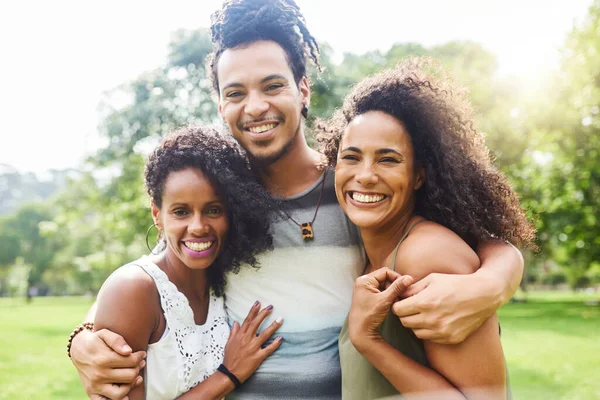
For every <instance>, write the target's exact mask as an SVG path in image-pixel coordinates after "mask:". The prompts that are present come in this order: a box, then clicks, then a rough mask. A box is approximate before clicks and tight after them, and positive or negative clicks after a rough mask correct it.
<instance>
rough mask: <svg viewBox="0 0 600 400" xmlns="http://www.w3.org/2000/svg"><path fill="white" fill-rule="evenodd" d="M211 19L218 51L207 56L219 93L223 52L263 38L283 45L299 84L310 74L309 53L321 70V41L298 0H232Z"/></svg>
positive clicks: (216, 89)
mask: <svg viewBox="0 0 600 400" xmlns="http://www.w3.org/2000/svg"><path fill="white" fill-rule="evenodd" d="M211 22H212V24H211V27H210V32H211V36H212V42H213V50H214V51H213V53H211V54H210V55H209V56H208V58H207V68H206V69H207V71H210V74H211V75H210V78H211V80H212V84H213V88H214V90H215V91H216V92H217V93H218V92H219V81H218V78H217V64H218V62H219V57H220V56H221V54H223V52H224V51H225V50H227V49H234V48H236V47H241V46H244V45H248V44H251V43H253V42H256V41H259V40H271V41H274V42H276V43H277V44H279V45H280V46H281V47H282V48H283V50H284V51H285V53H286V55H287V61H288V64H289V66H290V69H291V70H292V73H293V74H294V79H295V81H296V84H298V83H299V82H300V79H302V77H303V76H306V61H307V57H310V59H311V60H312V61H313V63H314V64H315V66H316V67H317V68H318V69H319V71H320V70H321V65H320V63H319V54H320V53H319V45H318V43H317V41H316V40H315V38H314V37H313V36H312V35H311V34H310V32H309V30H308V28H307V27H306V21H305V19H304V16H303V15H302V13H301V12H300V8H299V7H298V5H297V4H296V3H295V2H294V0H228V1H225V2H224V3H223V6H222V8H221V9H220V10H217V11H215V12H214V13H213V14H212V16H211Z"/></svg>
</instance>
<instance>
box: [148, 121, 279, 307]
mask: <svg viewBox="0 0 600 400" xmlns="http://www.w3.org/2000/svg"><path fill="white" fill-rule="evenodd" d="M186 168H197V169H199V170H201V171H202V173H203V174H204V175H205V176H206V177H207V178H208V179H209V180H210V181H211V183H212V185H213V186H214V188H215V190H216V192H217V194H218V195H219V197H221V199H222V201H223V202H224V203H225V204H226V206H227V210H228V217H229V232H228V235H227V238H226V241H225V247H224V249H223V251H222V252H221V254H219V256H218V257H217V259H216V260H215V262H214V263H213V264H212V265H211V266H210V267H209V268H208V280H209V283H210V285H211V287H212V288H213V290H215V292H216V294H217V295H222V294H223V289H224V286H225V273H227V272H230V271H231V272H233V273H237V272H239V270H240V266H241V265H242V264H249V265H250V266H252V267H254V268H258V267H259V262H258V260H257V258H256V256H257V254H258V253H260V252H263V251H266V250H270V249H272V248H273V238H272V236H271V234H270V232H269V226H270V222H272V221H273V218H274V216H276V215H277V214H278V210H279V209H280V204H279V202H278V201H277V200H276V199H274V198H273V197H272V196H271V195H270V194H269V193H268V192H267V191H266V190H265V189H264V188H263V187H262V186H261V185H260V184H259V182H258V180H257V178H256V176H255V175H254V174H253V173H252V172H251V171H250V169H249V167H248V163H247V160H246V157H245V156H244V155H243V153H242V151H241V150H240V148H239V147H238V145H237V143H235V142H233V141H232V140H230V139H226V138H224V137H223V136H222V135H220V134H219V133H218V132H217V131H215V130H213V129H208V128H202V127H197V126H188V127H185V128H181V129H179V130H177V131H175V132H172V133H171V134H169V135H168V136H166V137H165V139H164V140H163V141H162V143H161V144H160V145H159V146H158V148H156V150H154V152H153V153H152V154H151V155H150V157H149V160H148V163H147V165H146V170H145V181H146V187H147V190H148V194H149V195H150V198H151V199H152V201H153V202H154V204H155V205H156V206H157V207H159V208H160V207H161V206H162V196H163V190H164V188H165V183H166V181H167V178H168V176H169V174H171V173H172V172H177V171H181V170H183V169H186Z"/></svg>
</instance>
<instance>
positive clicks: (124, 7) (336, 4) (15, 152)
mask: <svg viewBox="0 0 600 400" xmlns="http://www.w3.org/2000/svg"><path fill="white" fill-rule="evenodd" d="M297 3H298V4H299V5H300V8H301V10H302V11H303V12H304V15H305V17H306V20H307V23H308V26H309V29H310V30H311V32H312V33H313V35H314V36H315V37H316V38H317V39H319V40H320V41H326V42H328V43H330V44H331V45H332V47H333V48H334V50H336V51H337V52H340V53H341V52H344V51H350V52H354V53H361V52H365V51H368V50H372V49H382V50H387V49H388V48H389V47H390V46H391V45H392V44H393V43H397V42H417V43H421V44H423V45H425V46H431V45H434V44H440V43H444V42H447V41H450V40H457V39H458V40H464V39H468V40H474V41H477V42H479V43H481V44H482V45H483V46H484V47H485V48H486V49H487V50H489V51H491V52H493V53H495V54H496V56H497V57H498V61H499V63H500V72H501V73H518V74H522V75H525V74H527V75H531V74H535V73H537V72H538V71H539V70H540V69H541V68H549V67H550V68H551V67H556V66H557V61H558V51H557V49H558V48H559V46H560V45H561V44H562V42H563V40H564V38H565V35H566V34H567V32H569V31H570V29H571V28H572V26H573V24H574V23H576V22H578V21H581V19H582V17H583V16H584V15H585V13H586V11H587V8H588V7H589V5H590V4H591V0H568V1H567V0H449V1H446V0H419V1H416V0H413V1H407V0H368V1H361V2H359V1H351V0H297ZM220 4H221V0H193V1H184V0H171V1H169V2H166V1H161V2H158V1H154V0H146V1H138V0H136V1H133V0H130V1H116V0H104V1H102V2H99V1H98V2H84V1H67V0H53V1H44V0H37V1H28V0H21V1H7V2H2V4H1V5H0V55H1V58H2V62H1V63H0V107H1V108H0V110H2V111H1V112H0V124H1V125H0V134H1V140H0V164H10V165H12V166H14V167H16V168H17V169H19V170H20V171H21V172H25V171H33V172H36V173H38V174H40V173H42V172H43V171H45V170H48V169H51V168H56V169H59V168H67V167H77V166H78V165H80V163H81V162H82V160H83V158H84V155H85V154H88V153H90V152H92V151H93V150H94V149H96V147H97V146H98V143H99V140H98V137H97V134H96V127H97V124H98V118H97V111H96V110H97V105H98V103H99V102H100V99H101V96H102V93H103V92H105V91H107V90H110V89H111V88H114V87H115V86H117V85H119V84H121V83H123V82H125V81H127V80H131V79H133V78H135V77H136V76H138V75H139V74H140V73H142V72H144V71H146V70H150V69H153V68H156V67H158V66H160V65H161V64H163V63H164V62H165V60H166V54H167V44H168V41H169V39H170V34H171V32H172V31H174V30H175V29H177V28H188V29H193V28H197V27H206V26H208V25H209V22H210V14H211V13H212V12H213V11H214V10H215V9H217V8H218V7H219V6H220Z"/></svg>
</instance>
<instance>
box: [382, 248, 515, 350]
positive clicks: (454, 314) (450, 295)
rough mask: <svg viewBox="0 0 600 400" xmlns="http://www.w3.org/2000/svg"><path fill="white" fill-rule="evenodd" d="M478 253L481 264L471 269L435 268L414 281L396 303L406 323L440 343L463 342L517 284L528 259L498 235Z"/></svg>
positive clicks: (509, 296)
mask: <svg viewBox="0 0 600 400" xmlns="http://www.w3.org/2000/svg"><path fill="white" fill-rule="evenodd" d="M407 240H408V239H407ZM477 255H478V256H479V258H480V260H481V268H479V269H478V270H477V271H476V272H474V273H472V274H469V275H453V274H448V273H432V274H430V275H428V276H426V277H425V278H423V279H422V280H420V281H419V282H417V283H415V284H414V285H413V286H412V287H410V288H409V289H408V290H407V291H406V293H405V295H404V297H405V299H404V300H402V301H399V302H397V303H396V304H394V307H393V312H394V314H396V315H397V316H399V317H400V318H401V320H402V324H403V325H404V326H406V327H408V328H411V329H413V331H414V333H415V335H417V337H419V338H420V339H423V340H431V341H434V342H436V343H440V344H456V343H460V342H462V341H463V340H465V338H466V337H467V336H469V335H470V334H472V333H473V332H474V331H475V330H476V329H477V328H479V327H480V326H481V325H482V324H483V323H484V322H485V321H486V320H487V319H488V318H489V317H490V316H492V315H493V314H494V313H495V312H496V310H497V309H498V308H499V307H500V306H502V305H503V304H505V303H506V302H507V301H508V300H509V299H510V298H511V297H512V296H513V294H514V293H515V291H516V290H517V289H518V287H519V282H520V281H521V277H522V274H523V266H524V263H523V257H522V256H521V253H520V252H519V251H518V250H517V249H516V248H515V247H513V246H512V245H510V244H507V243H505V242H503V241H500V240H489V241H486V242H483V243H481V244H480V245H479V246H478V248H477Z"/></svg>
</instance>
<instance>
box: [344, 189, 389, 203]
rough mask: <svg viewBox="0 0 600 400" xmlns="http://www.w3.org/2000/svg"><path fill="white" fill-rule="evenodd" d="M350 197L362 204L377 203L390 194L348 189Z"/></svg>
mask: <svg viewBox="0 0 600 400" xmlns="http://www.w3.org/2000/svg"><path fill="white" fill-rule="evenodd" d="M347 195H348V197H350V198H351V199H352V200H354V202H356V203H361V204H376V203H380V202H382V201H383V200H385V199H386V198H387V197H388V196H386V195H385V194H383V193H373V192H369V193H365V192H358V191H348V192H347Z"/></svg>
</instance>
